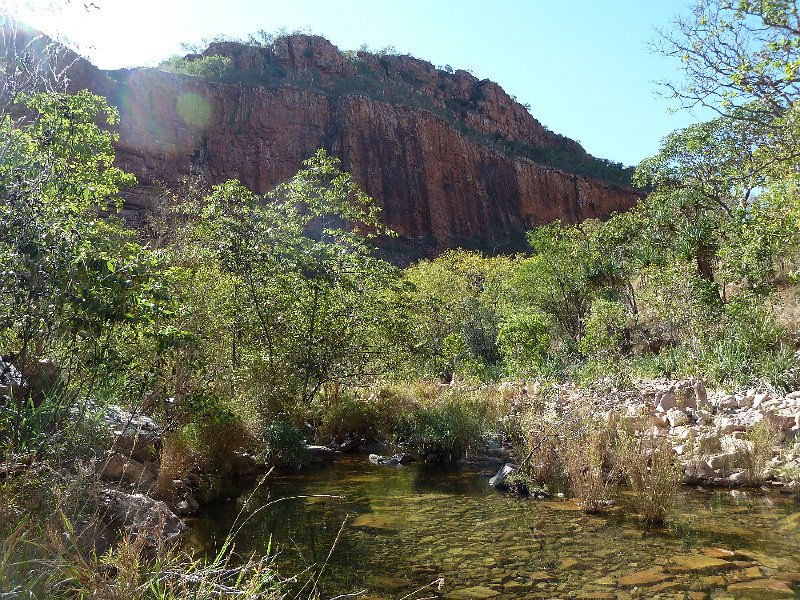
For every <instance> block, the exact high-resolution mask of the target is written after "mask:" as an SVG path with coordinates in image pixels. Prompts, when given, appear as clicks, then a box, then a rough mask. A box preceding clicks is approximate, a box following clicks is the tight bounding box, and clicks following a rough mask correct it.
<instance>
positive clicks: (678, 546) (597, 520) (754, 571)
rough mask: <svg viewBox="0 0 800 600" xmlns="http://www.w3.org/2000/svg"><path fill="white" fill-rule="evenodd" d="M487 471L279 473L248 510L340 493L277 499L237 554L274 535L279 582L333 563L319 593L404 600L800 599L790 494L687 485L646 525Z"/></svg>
mask: <svg viewBox="0 0 800 600" xmlns="http://www.w3.org/2000/svg"><path fill="white" fill-rule="evenodd" d="M488 475H490V474H484V473H477V472H473V471H452V470H451V471H446V470H441V469H433V468H429V467H426V466H425V465H418V464H413V465H409V466H405V467H384V466H375V465H371V464H369V463H368V461H367V459H366V457H364V456H354V457H348V458H347V459H345V460H342V461H339V462H337V463H336V464H335V465H334V466H332V467H329V468H325V469H320V470H315V471H312V472H309V473H305V474H303V475H301V476H279V477H276V476H273V477H271V478H270V479H269V480H268V481H267V482H266V483H265V484H264V485H263V486H262V487H261V488H260V489H259V490H258V491H257V492H256V494H255V495H254V497H253V498H252V499H251V504H250V506H249V507H248V509H249V510H255V509H257V508H258V507H259V506H263V505H264V504H265V503H267V502H271V501H273V500H276V499H278V498H287V497H291V496H299V495H336V496H343V498H340V499H333V498H320V497H316V498H296V499H287V500H282V501H280V502H276V503H274V504H272V505H271V506H269V507H268V508H266V509H264V510H261V511H259V512H258V513H257V514H255V515H254V516H253V518H252V519H250V520H249V521H248V523H247V525H246V527H245V528H244V529H243V530H242V532H241V533H240V534H239V536H238V537H237V539H236V550H237V552H239V553H242V554H249V553H251V552H264V551H265V549H266V548H267V547H268V545H269V543H270V539H271V540H272V548H273V552H277V557H276V561H277V564H278V566H279V568H280V571H281V574H282V575H287V574H293V573H299V572H301V571H303V570H304V569H306V568H307V567H309V566H312V565H313V567H312V569H319V567H320V565H323V564H325V563H326V560H327V566H326V567H325V570H324V573H323V575H322V577H321V580H320V585H319V588H320V590H321V592H322V596H323V597H331V596H334V595H336V594H340V593H348V592H359V591H361V590H366V593H365V594H364V595H362V596H359V597H360V598H403V597H404V596H406V595H408V594H411V593H412V592H413V591H414V590H416V589H418V588H420V587H422V586H425V585H427V584H430V583H431V582H433V581H434V580H436V579H438V578H440V577H443V578H444V584H443V586H441V589H439V587H438V586H433V585H432V586H430V587H428V588H426V589H425V590H423V592H420V593H418V594H415V595H414V596H412V598H420V597H432V596H433V597H435V596H442V597H445V598H451V599H459V598H461V599H470V598H474V599H480V598H496V599H497V600H501V599H503V598H630V597H642V598H683V597H687V598H796V597H798V596H797V592H796V588H798V587H799V586H800V512H798V511H800V507H798V505H796V504H793V503H791V502H789V501H787V500H784V499H781V498H777V497H774V496H762V495H755V496H754V495H746V494H737V495H736V496H732V495H730V494H729V493H726V492H722V493H720V492H714V493H712V492H702V491H694V490H691V491H690V490H684V491H683V492H682V493H681V495H680V497H679V499H678V502H677V505H676V507H675V508H674V509H673V511H672V512H671V513H670V525H669V526H668V527H667V528H665V529H655V530H652V529H651V530H648V529H646V528H644V527H643V526H642V525H641V524H640V523H639V521H638V520H637V519H636V517H635V516H633V515H627V514H626V512H625V510H624V509H622V508H618V509H616V510H612V511H610V512H609V513H608V514H605V515H602V516H598V515H586V514H583V513H582V512H580V511H579V510H575V509H576V508H577V507H576V506H575V504H574V503H572V502H569V501H555V502H553V501H535V500H529V499H519V498H517V497H515V496H511V495H504V494H500V493H497V492H495V491H494V490H492V489H491V488H489V486H488V485H487V479H488ZM243 500H244V499H243V498H242V499H240V501H239V502H236V501H231V502H225V503H218V504H215V505H211V506H208V507H206V509H205V510H204V512H203V513H201V514H200V515H199V516H198V518H197V519H195V520H194V522H193V526H192V529H191V531H192V534H191V538H190V543H191V544H192V545H195V546H196V547H199V548H210V547H212V546H213V545H214V544H215V543H218V541H219V540H220V539H222V538H224V536H225V535H226V534H227V532H228V531H230V529H231V526H232V524H233V522H234V519H235V518H236V515H237V514H238V513H239V511H240V510H241V508H242V504H241V502H243ZM622 500H623V502H624V496H623V498H622ZM246 514H247V513H245V516H246ZM343 523H344V527H343V528H342V524H343ZM340 529H341V530H342V531H341V535H340V536H339V540H338V543H337V544H336V546H335V548H334V549H333V552H332V553H331V548H332V547H333V545H334V540H335V539H336V537H337V534H339V532H340ZM329 554H330V558H328V555H329ZM305 579H308V577H307V576H306V578H305ZM302 597H304V596H302Z"/></svg>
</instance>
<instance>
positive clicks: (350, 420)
mask: <svg viewBox="0 0 800 600" xmlns="http://www.w3.org/2000/svg"><path fill="white" fill-rule="evenodd" d="M320 404H322V406H318V407H317V410H316V411H315V415H316V419H317V421H318V423H319V424H318V426H317V429H316V436H317V439H318V440H320V441H322V442H329V441H332V440H337V441H340V442H341V441H344V440H346V439H348V438H352V437H356V438H375V437H377V436H378V435H379V432H378V430H377V429H376V427H377V425H378V424H379V423H380V421H381V418H380V416H379V414H378V404H377V402H376V397H374V396H368V397H366V398H360V397H358V396H356V395H355V394H345V395H344V396H342V397H341V398H340V399H339V400H338V401H336V402H330V401H327V402H324V403H320Z"/></svg>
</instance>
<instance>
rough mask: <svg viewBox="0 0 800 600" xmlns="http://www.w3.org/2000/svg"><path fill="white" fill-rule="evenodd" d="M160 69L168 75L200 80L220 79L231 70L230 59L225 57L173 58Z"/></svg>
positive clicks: (160, 66)
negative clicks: (174, 74)
mask: <svg viewBox="0 0 800 600" xmlns="http://www.w3.org/2000/svg"><path fill="white" fill-rule="evenodd" d="M159 68H160V69H163V70H164V71H167V72H169V73H179V74H181V75H191V76H192V77H200V78H202V79H222V78H223V77H224V76H225V75H226V74H227V73H228V71H229V70H230V68H231V59H230V58H229V57H227V56H219V55H211V56H198V55H189V56H185V57H184V56H173V57H172V58H169V59H167V60H165V61H164V62H162V63H161V64H160V65H159Z"/></svg>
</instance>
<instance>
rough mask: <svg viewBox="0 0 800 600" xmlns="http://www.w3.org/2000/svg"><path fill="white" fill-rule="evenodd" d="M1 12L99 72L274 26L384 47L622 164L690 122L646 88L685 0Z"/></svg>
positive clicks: (298, 2)
mask: <svg viewBox="0 0 800 600" xmlns="http://www.w3.org/2000/svg"><path fill="white" fill-rule="evenodd" d="M2 1H5V2H6V3H8V2H12V3H16V4H17V6H18V7H20V8H18V9H17V10H18V11H20V12H23V8H21V7H22V6H23V5H27V6H28V7H31V6H33V8H34V11H33V14H32V13H31V11H30V10H28V11H27V12H26V15H27V19H28V20H30V21H33V24H34V25H38V26H39V27H41V28H42V29H45V30H46V31H48V32H51V33H53V32H56V31H57V32H58V33H60V34H61V35H62V36H66V37H68V38H69V39H70V40H71V42H72V43H73V44H74V45H77V46H78V47H79V48H80V50H81V51H82V52H83V53H85V54H88V55H89V57H90V58H91V59H92V60H93V62H95V64H97V65H98V66H100V67H103V68H119V67H128V66H138V65H154V64H157V63H158V62H159V61H160V60H162V59H164V58H166V57H167V56H169V55H172V54H175V53H178V52H180V43H181V42H189V43H198V42H200V40H201V39H202V38H209V37H214V36H216V35H218V34H227V35H230V36H245V35H246V34H248V33H253V32H255V31H257V30H259V29H266V30H268V31H274V30H276V29H278V28H280V27H285V28H287V29H289V30H294V29H299V28H309V29H310V30H311V31H312V32H313V33H316V34H320V35H324V36H325V37H327V38H328V39H330V40H331V41H332V42H333V43H334V44H336V45H337V46H339V47H340V48H342V49H351V48H358V47H359V46H360V45H361V44H364V43H366V44H368V45H369V46H370V47H371V48H373V49H377V48H382V47H385V46H388V45H392V46H394V47H395V48H397V50H398V51H400V52H401V53H408V54H412V55H414V56H417V57H419V58H424V59H426V60H429V61H430V62H432V63H433V64H435V65H445V64H449V65H451V66H452V67H453V68H461V69H468V70H470V71H472V72H473V73H474V74H475V76H477V77H479V78H481V79H483V78H488V79H492V80H494V81H496V82H498V83H499V84H500V85H502V86H503V87H504V88H505V89H506V91H507V92H508V93H510V94H512V95H515V96H516V97H517V98H518V99H519V101H520V102H523V103H529V104H530V105H531V112H532V114H533V115H534V116H535V117H536V118H537V119H539V120H540V121H541V122H542V123H544V124H545V125H547V126H548V127H549V128H550V129H552V130H553V131H555V132H557V133H561V134H564V135H567V136H569V137H571V138H573V139H577V140H579V141H580V142H581V143H582V144H583V145H584V147H585V148H586V149H587V150H588V151H589V152H591V153H592V154H594V155H595V156H599V157H603V158H608V159H611V160H615V161H619V162H623V163H625V164H628V165H630V164H636V163H638V162H639V161H640V160H642V159H643V158H646V157H648V156H651V155H652V154H654V153H655V152H657V150H658V147H659V142H660V140H661V139H662V138H663V137H664V136H665V135H666V134H668V133H669V132H670V131H673V130H675V129H677V128H680V127H685V126H686V125H689V124H691V123H694V122H697V121H698V120H700V117H699V116H698V115H696V114H690V113H688V112H686V111H678V112H677V113H675V114H670V113H669V109H670V108H671V107H674V106H675V105H674V102H671V101H669V100H668V99H666V98H662V97H659V96H658V94H657V88H658V86H657V85H656V83H655V82H656V81H658V80H663V79H665V78H666V79H674V78H679V77H680V72H679V71H678V70H677V68H678V66H679V65H678V63H677V61H676V60H673V59H668V58H665V57H662V56H658V55H656V54H653V53H652V52H650V50H649V49H648V42H650V41H652V40H653V39H655V37H656V34H655V29H656V28H657V27H659V28H669V27H670V25H671V23H672V21H673V19H674V17H675V16H676V15H677V14H679V13H686V12H687V11H688V7H689V5H690V3H691V2H692V0H659V1H652V0H605V1H601V0H560V1H558V2H552V1H549V2H545V1H543V0H505V1H502V0H498V1H495V2H485V1H483V2H479V1H478V0H458V1H455V0H452V1H451V0H438V1H437V0H427V1H423V0H402V1H397V2H384V1H381V0H339V1H338V2H332V1H330V0H327V1H322V0H290V1H287V0H281V1H274V0H226V1H225V2H219V1H216V0H134V1H129V0H94V3H95V4H96V5H97V6H98V7H99V9H98V10H95V9H91V10H89V11H87V10H85V9H84V8H83V6H84V2H81V1H75V0H73V1H72V2H70V3H69V4H67V6H66V8H59V7H60V6H62V5H63V4H64V2H65V0H34V1H31V0H0V2H2ZM87 3H88V0H87ZM44 4H47V5H48V6H47V10H42V6H43V5H44ZM54 5H55V7H56V8H55V9H53V6H54Z"/></svg>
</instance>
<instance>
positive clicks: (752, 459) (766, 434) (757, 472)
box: [737, 420, 778, 485]
mask: <svg viewBox="0 0 800 600" xmlns="http://www.w3.org/2000/svg"><path fill="white" fill-rule="evenodd" d="M777 442H778V435H777V432H776V431H775V429H774V428H773V427H772V426H771V425H770V424H769V422H767V421H766V420H761V421H758V422H757V423H755V424H754V425H753V426H752V427H751V428H750V430H749V431H748V432H747V440H746V441H745V443H744V444H742V445H741V446H740V447H739V449H738V450H737V452H738V453H739V455H740V460H741V463H742V467H743V468H744V478H745V482H747V483H749V484H751V485H753V484H758V483H762V482H763V481H764V479H765V478H766V476H767V473H768V471H769V462H770V459H771V458H772V452H773V450H774V448H775V444H776V443H777Z"/></svg>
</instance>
